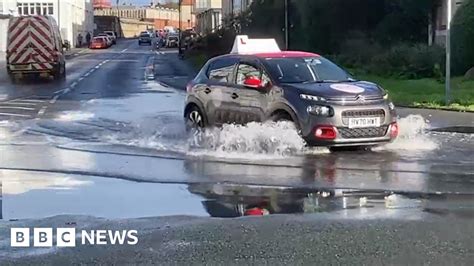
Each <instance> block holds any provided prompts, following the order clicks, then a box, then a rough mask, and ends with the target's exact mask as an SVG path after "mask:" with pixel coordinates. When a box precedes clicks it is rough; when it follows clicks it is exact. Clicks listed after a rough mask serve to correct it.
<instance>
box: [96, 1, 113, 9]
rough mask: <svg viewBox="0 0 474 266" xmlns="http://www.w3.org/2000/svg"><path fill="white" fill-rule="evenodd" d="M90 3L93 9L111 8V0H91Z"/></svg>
mask: <svg viewBox="0 0 474 266" xmlns="http://www.w3.org/2000/svg"><path fill="white" fill-rule="evenodd" d="M92 5H93V7H94V9H100V8H111V7H112V2H111V0H94V1H93V2H92Z"/></svg>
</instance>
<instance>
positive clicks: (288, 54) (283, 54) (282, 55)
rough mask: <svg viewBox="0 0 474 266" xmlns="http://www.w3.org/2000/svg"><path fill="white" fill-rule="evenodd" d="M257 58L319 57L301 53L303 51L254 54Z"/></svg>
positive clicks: (313, 54)
mask: <svg viewBox="0 0 474 266" xmlns="http://www.w3.org/2000/svg"><path fill="white" fill-rule="evenodd" d="M253 55H254V56H257V57H262V58H287V57H315V56H319V55H318V54H315V53H310V52H301V51H281V52H275V53H255V54H253Z"/></svg>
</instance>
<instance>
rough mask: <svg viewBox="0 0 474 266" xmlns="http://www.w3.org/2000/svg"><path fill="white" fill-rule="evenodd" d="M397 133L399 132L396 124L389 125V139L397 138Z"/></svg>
mask: <svg viewBox="0 0 474 266" xmlns="http://www.w3.org/2000/svg"><path fill="white" fill-rule="evenodd" d="M398 131H399V128H398V124H397V122H394V123H392V124H390V137H391V138H392V139H394V138H396V137H397V136H398Z"/></svg>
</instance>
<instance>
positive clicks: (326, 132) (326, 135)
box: [314, 125, 337, 140]
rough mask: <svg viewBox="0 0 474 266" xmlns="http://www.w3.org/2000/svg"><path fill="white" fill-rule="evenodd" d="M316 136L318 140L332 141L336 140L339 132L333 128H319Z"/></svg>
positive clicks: (323, 126)
mask: <svg viewBox="0 0 474 266" xmlns="http://www.w3.org/2000/svg"><path fill="white" fill-rule="evenodd" d="M314 136H315V137H316V138H317V139H326V140H332V139H335V138H336V136H337V131H336V129H335V128H334V127H333V126H327V125H322V126H317V127H316V128H315V130H314Z"/></svg>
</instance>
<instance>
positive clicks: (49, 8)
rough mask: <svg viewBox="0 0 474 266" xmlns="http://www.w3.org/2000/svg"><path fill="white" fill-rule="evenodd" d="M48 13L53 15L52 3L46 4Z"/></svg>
mask: <svg viewBox="0 0 474 266" xmlns="http://www.w3.org/2000/svg"><path fill="white" fill-rule="evenodd" d="M47 14H48V15H53V14H54V8H53V4H51V3H49V4H48V13H47Z"/></svg>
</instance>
